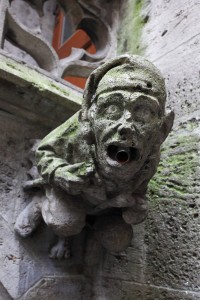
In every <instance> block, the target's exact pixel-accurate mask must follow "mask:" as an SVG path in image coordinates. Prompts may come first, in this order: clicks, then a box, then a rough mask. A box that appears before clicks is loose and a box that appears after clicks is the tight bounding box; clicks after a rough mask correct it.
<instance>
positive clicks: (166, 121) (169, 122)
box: [160, 111, 174, 144]
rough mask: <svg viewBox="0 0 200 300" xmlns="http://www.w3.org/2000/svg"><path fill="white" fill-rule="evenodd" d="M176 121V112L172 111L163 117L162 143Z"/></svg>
mask: <svg viewBox="0 0 200 300" xmlns="http://www.w3.org/2000/svg"><path fill="white" fill-rule="evenodd" d="M173 123H174V112H173V111H170V112H169V113H168V114H167V115H166V116H164V117H163V121H162V124H161V128H160V143H161V144H162V143H163V142H164V140H165V139H166V137H167V136H168V134H169V133H170V131H171V129H172V126H173Z"/></svg>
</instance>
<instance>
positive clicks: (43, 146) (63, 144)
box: [36, 114, 93, 194]
mask: <svg viewBox="0 0 200 300" xmlns="http://www.w3.org/2000/svg"><path fill="white" fill-rule="evenodd" d="M77 117H78V116H77V114H76V115H74V116H73V117H72V118H71V119H69V120H68V121H67V122H65V123H64V124H62V125H61V126H59V127H58V128H56V129H55V130H54V131H52V132H51V133H50V134H49V135H47V136H46V137H45V138H44V139H43V140H42V141H41V143H40V144H39V146H38V149H37V151H36V157H37V161H38V170H39V173H40V175H41V176H42V177H43V178H44V180H45V182H46V183H48V184H55V185H59V186H60V187H62V188H63V189H65V190H66V191H68V192H69V193H72V194H74V193H79V191H80V190H82V189H83V186H84V185H86V183H87V182H88V180H89V179H88V176H89V175H90V174H91V173H92V172H93V166H92V165H90V164H88V163H86V162H80V163H75V164H72V163H69V160H68V159H67V156H68V154H69V155H73V153H72V150H71V148H70V147H69V142H70V141H71V140H72V138H71V137H72V135H73V142H77V139H78V138H77V139H76V137H78V135H79V133H80V129H79V122H78V118H77ZM79 142H80V141H79ZM70 143H71V142H70ZM70 151H71V152H70ZM71 161H73V157H72V159H71Z"/></svg>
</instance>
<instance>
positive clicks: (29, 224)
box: [14, 195, 42, 237]
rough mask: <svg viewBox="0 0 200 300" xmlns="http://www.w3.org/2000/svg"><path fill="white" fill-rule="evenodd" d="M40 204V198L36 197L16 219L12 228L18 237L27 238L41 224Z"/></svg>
mask: <svg viewBox="0 0 200 300" xmlns="http://www.w3.org/2000/svg"><path fill="white" fill-rule="evenodd" d="M41 202H42V199H41V197H40V196H39V195H36V196H35V197H34V198H33V200H32V201H31V203H29V204H28V205H27V206H26V208H25V209H24V210H23V211H22V212H21V213H20V214H19V216H18V217H17V220H16V222H15V227H14V228H15V231H16V232H17V233H18V234H19V235H20V236H22V237H28V236H29V235H30V234H31V233H32V232H33V231H34V230H35V229H36V227H37V226H38V225H39V223H40V222H41V220H42V214H41V204H40V203H41Z"/></svg>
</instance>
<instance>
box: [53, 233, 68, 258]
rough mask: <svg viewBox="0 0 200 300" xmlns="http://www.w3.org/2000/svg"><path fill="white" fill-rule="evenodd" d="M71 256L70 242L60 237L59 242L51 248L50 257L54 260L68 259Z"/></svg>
mask: <svg viewBox="0 0 200 300" xmlns="http://www.w3.org/2000/svg"><path fill="white" fill-rule="evenodd" d="M70 256H71V249H70V240H69V238H66V237H59V239H58V242H57V243H56V244H55V245H54V246H53V247H52V248H51V250H50V252H49V257H50V258H54V259H67V258H69V257H70Z"/></svg>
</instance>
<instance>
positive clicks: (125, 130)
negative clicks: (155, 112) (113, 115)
mask: <svg viewBox="0 0 200 300" xmlns="http://www.w3.org/2000/svg"><path fill="white" fill-rule="evenodd" d="M118 134H119V135H120V136H121V137H122V138H123V139H126V138H128V137H130V136H132V134H133V131H132V129H131V128H130V127H128V126H120V127H119V128H118Z"/></svg>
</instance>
